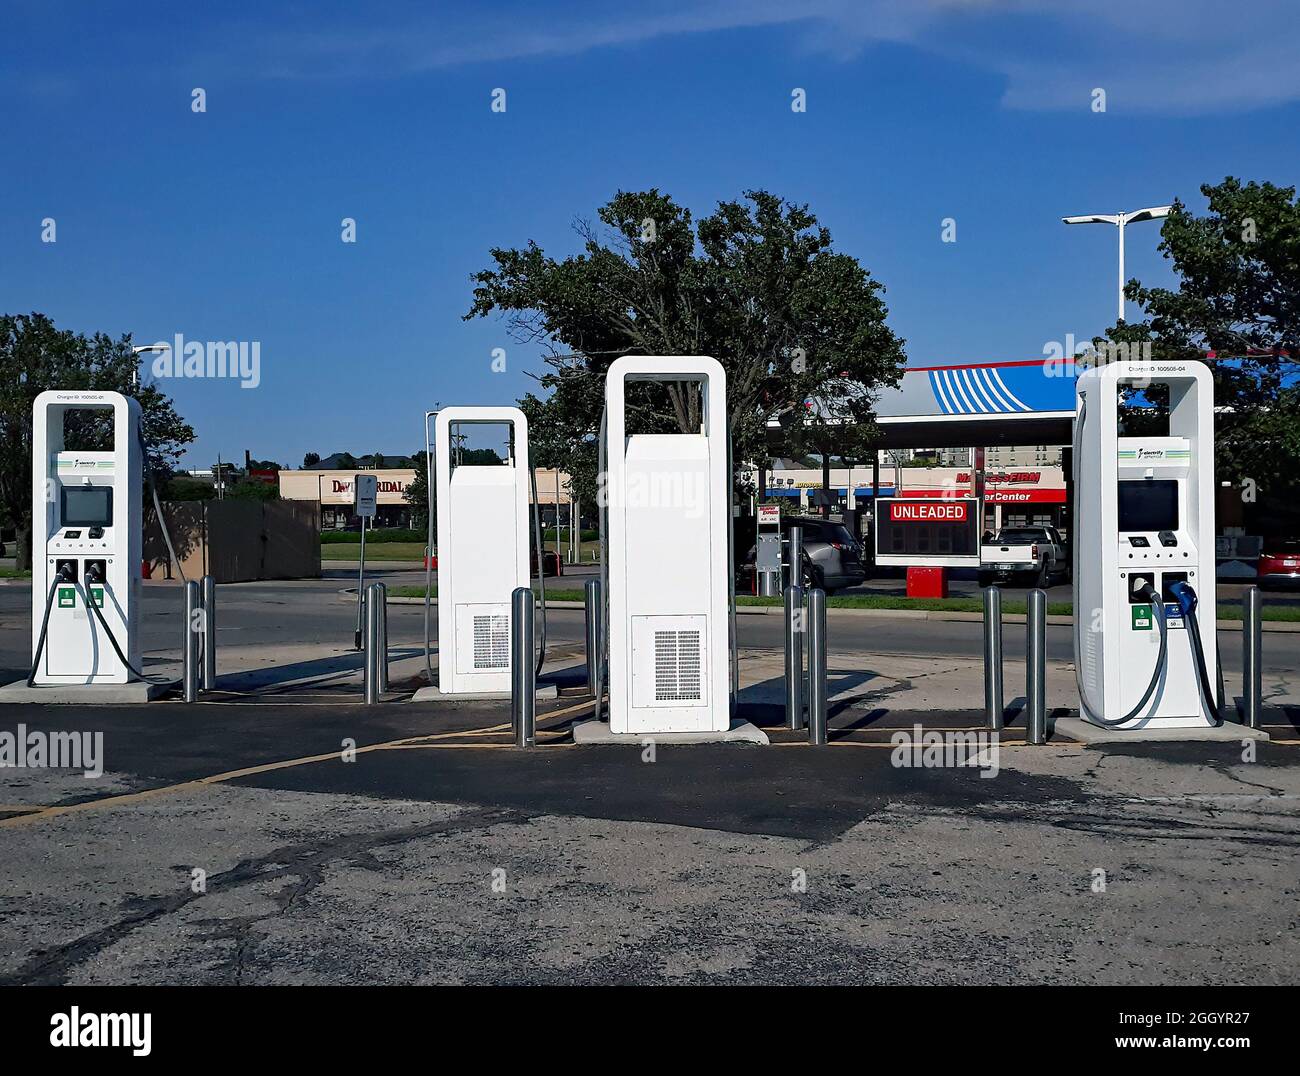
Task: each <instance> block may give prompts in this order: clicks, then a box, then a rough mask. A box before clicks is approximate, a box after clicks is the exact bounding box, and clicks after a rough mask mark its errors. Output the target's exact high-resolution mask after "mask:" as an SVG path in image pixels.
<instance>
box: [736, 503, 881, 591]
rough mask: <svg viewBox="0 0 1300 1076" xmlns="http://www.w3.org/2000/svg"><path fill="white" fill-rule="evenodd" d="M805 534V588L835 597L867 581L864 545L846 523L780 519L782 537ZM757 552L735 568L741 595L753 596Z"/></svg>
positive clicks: (753, 552) (790, 518) (793, 517)
mask: <svg viewBox="0 0 1300 1076" xmlns="http://www.w3.org/2000/svg"><path fill="white" fill-rule="evenodd" d="M792 527H799V528H800V529H801V530H802V532H803V573H802V574H803V584H804V586H813V587H821V588H822V590H824V591H826V593H827V594H834V593H835V592H836V591H837V590H843V589H845V588H846V587H856V586H858V585H859V584H860V583H861V582H862V581H863V580H865V579H866V578H867V570H866V568H865V567H864V566H863V561H862V555H863V549H862V543H861V542H859V541H858V540H857V539H856V538H854V537H853V535H852V534H851V533H849V529H848V527H846V526H844V524H843V523H836V522H834V521H833V520H829V519H818V518H816V517H813V516H784V517H783V518H782V519H781V536H782V537H783V538H787V539H788V538H789V536H790V528H792ZM756 556H757V548H756V547H755V546H750V548H749V552H748V553H747V554H746V555H745V558H744V560H743V561H741V563H740V564H739V565H737V567H736V589H737V591H739V592H740V593H742V594H752V593H754V591H755V590H756V587H755V583H754V560H755V558H756Z"/></svg>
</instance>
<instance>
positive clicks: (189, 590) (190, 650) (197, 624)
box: [181, 579, 203, 702]
mask: <svg viewBox="0 0 1300 1076" xmlns="http://www.w3.org/2000/svg"><path fill="white" fill-rule="evenodd" d="M202 609H203V603H202V599H201V596H200V593H199V584H198V581H197V580H194V579H190V580H188V581H187V582H186V583H185V641H184V647H183V649H182V650H181V654H182V655H183V657H182V676H183V679H182V685H181V686H182V688H183V690H184V692H185V701H186V702H198V699H199V633H200V632H201V631H202V630H203V624H202V619H203V617H202Z"/></svg>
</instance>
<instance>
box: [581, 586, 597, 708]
mask: <svg viewBox="0 0 1300 1076" xmlns="http://www.w3.org/2000/svg"><path fill="white" fill-rule="evenodd" d="M582 597H583V601H584V603H585V607H586V608H585V615H586V618H587V622H586V629H587V630H586V640H587V694H588V695H590V696H591V697H592V698H595V697H596V692H597V691H598V690H599V689H600V580H599V579H588V580H587V581H586V582H585V583H583V584H582Z"/></svg>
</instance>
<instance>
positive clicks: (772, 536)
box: [754, 504, 781, 597]
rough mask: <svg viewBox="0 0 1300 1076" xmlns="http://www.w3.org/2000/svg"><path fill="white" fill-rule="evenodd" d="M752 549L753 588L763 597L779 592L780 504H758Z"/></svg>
mask: <svg viewBox="0 0 1300 1076" xmlns="http://www.w3.org/2000/svg"><path fill="white" fill-rule="evenodd" d="M756 522H757V525H758V531H757V544H756V546H755V550H754V588H755V590H756V592H757V593H759V594H762V595H764V596H765V597H772V596H774V595H776V594H780V593H781V506H780V505H779V504H760V505H759V506H758V512H757V518H756Z"/></svg>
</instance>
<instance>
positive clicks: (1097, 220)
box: [1061, 205, 1174, 321]
mask: <svg viewBox="0 0 1300 1076" xmlns="http://www.w3.org/2000/svg"><path fill="white" fill-rule="evenodd" d="M1173 208H1174V207H1173V206H1171V205H1158V206H1151V207H1150V208H1149V209H1139V210H1137V211H1135V212H1133V213H1089V214H1085V215H1084V216H1081V217H1062V218H1061V220H1062V221H1064V222H1065V223H1066V224H1113V225H1115V226H1116V227H1117V228H1118V229H1119V303H1118V318H1119V320H1120V321H1123V320H1124V228H1125V227H1126V226H1127V225H1129V224H1136V223H1138V222H1139V221H1144V220H1156V219H1158V218H1160V217H1167V216H1169V211H1170V210H1171V209H1173Z"/></svg>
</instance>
